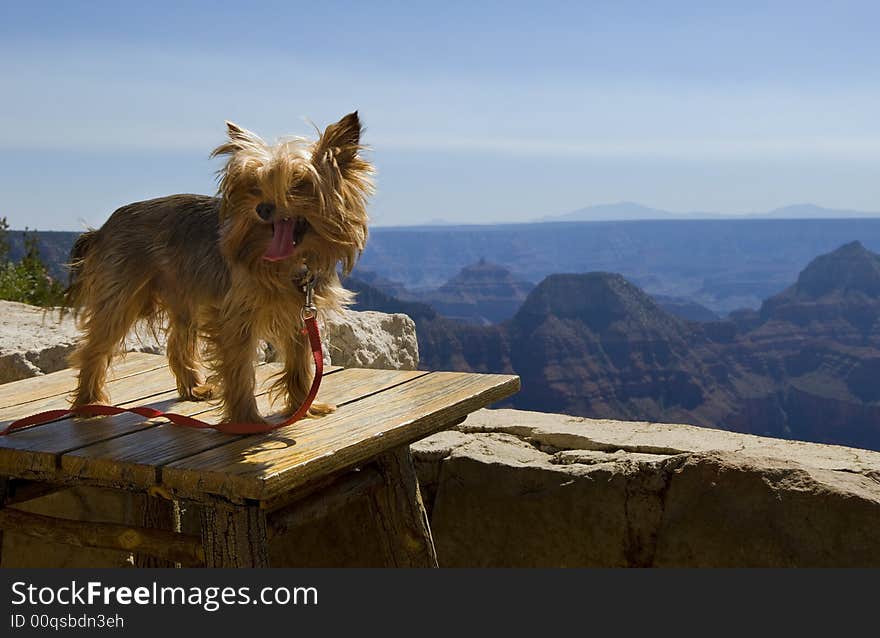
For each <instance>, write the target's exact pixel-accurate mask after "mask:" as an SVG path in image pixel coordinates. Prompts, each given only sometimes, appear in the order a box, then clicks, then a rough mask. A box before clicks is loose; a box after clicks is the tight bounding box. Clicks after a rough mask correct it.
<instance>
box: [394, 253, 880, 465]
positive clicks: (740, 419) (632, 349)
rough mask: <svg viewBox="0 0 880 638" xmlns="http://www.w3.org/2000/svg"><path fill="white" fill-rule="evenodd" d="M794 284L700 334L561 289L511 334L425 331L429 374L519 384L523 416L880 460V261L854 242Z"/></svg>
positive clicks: (644, 301)
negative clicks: (557, 415) (615, 422)
mask: <svg viewBox="0 0 880 638" xmlns="http://www.w3.org/2000/svg"><path fill="white" fill-rule="evenodd" d="M796 279H797V280H796V283H795V284H793V285H792V286H789V287H788V288H787V289H786V290H784V291H783V292H781V293H778V294H777V295H774V296H772V297H770V298H768V299H766V300H765V302H764V303H763V305H762V306H761V309H760V311H753V310H744V311H738V312H735V313H732V315H731V318H730V319H727V320H719V321H708V322H703V323H697V322H688V321H684V320H682V319H680V318H678V317H676V316H673V315H672V314H670V313H669V312H667V311H665V310H664V309H663V308H662V307H661V306H660V304H658V303H657V302H656V301H655V300H654V299H652V298H651V297H650V296H649V295H647V294H646V293H645V292H644V291H642V290H641V289H640V288H638V287H637V286H635V285H633V284H632V283H630V282H629V281H627V280H626V279H625V278H624V277H622V276H620V275H618V274H611V273H603V272H596V273H586V274H579V275H552V276H549V277H547V278H546V279H544V280H543V281H542V282H541V283H540V284H539V285H538V286H537V287H535V289H534V290H532V291H531V293H530V294H529V295H528V297H527V298H526V300H525V302H524V303H523V305H522V307H521V308H520V310H519V311H518V312H517V313H516V314H515V315H514V317H513V318H512V319H511V320H510V321H507V322H504V323H502V324H498V325H493V326H484V327H480V326H472V325H471V326H467V325H463V324H459V323H455V322H452V321H450V320H448V319H445V318H443V317H439V316H437V317H433V318H430V319H420V320H417V334H418V338H419V350H420V355H421V366H422V367H423V368H426V369H455V370H464V371H467V370H472V371H481V372H485V371H489V372H510V371H513V372H516V373H517V374H519V375H520V376H521V377H522V381H523V387H522V390H521V391H520V392H519V393H518V394H517V395H515V396H514V397H512V398H511V399H510V400H509V401H508V402H507V404H508V405H513V406H515V407H519V408H523V409H531V410H541V411H553V412H564V413H568V414H574V415H582V416H590V417H597V418H619V419H635V420H649V421H659V422H684V423H694V424H698V425H704V426H709V427H719V428H723V429H729V430H734V431H740V432H748V433H752V434H759V435H765V436H776V437H782V438H793V439H802V440H808V441H819V442H824V443H836V444H842V445H852V446H856V447H865V448H870V449H878V450H880V384H878V383H877V381H876V380H877V379H878V378H880V256H878V255H877V254H875V253H872V252H871V251H869V250H867V249H866V248H865V247H864V246H863V245H862V244H860V243H858V242H851V243H848V244H845V245H843V246H841V247H840V248H838V249H837V250H834V251H832V252H831V253H829V254H827V255H822V256H820V257H818V258H816V259H814V260H813V261H811V262H810V264H809V265H808V266H807V267H806V268H804V269H803V271H802V272H801V273H800V275H799V276H798V277H797V278H796ZM378 309H382V308H378Z"/></svg>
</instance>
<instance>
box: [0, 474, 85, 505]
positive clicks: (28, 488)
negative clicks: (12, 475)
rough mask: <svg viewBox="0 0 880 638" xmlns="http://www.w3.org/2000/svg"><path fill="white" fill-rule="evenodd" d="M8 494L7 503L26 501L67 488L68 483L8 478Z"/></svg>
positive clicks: (13, 503)
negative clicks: (59, 483) (60, 483)
mask: <svg viewBox="0 0 880 638" xmlns="http://www.w3.org/2000/svg"><path fill="white" fill-rule="evenodd" d="M9 483H10V486H9V494H8V495H7V497H6V504H7V505H17V504H19V503H26V502H27V501H33V500H34V499H37V498H42V497H44V496H49V494H54V493H55V492H61V491H63V490H69V489H70V486H69V485H58V484H57V483H44V482H43V481H28V480H26V479H10V481H9Z"/></svg>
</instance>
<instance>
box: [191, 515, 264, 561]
mask: <svg viewBox="0 0 880 638" xmlns="http://www.w3.org/2000/svg"><path fill="white" fill-rule="evenodd" d="M202 545H203V547H204V548H205V566H207V567H268V566H269V537H268V532H267V529H266V511H265V510H262V509H260V505H259V503H256V502H254V503H248V504H245V505H236V504H233V503H223V502H220V501H215V502H208V503H202Z"/></svg>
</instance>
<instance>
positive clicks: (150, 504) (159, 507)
mask: <svg viewBox="0 0 880 638" xmlns="http://www.w3.org/2000/svg"><path fill="white" fill-rule="evenodd" d="M134 499H135V508H136V509H137V510H140V512H141V525H143V526H144V527H145V528H146V529H150V530H166V531H170V532H180V507H179V506H178V504H177V502H176V501H172V500H168V499H166V498H162V497H161V496H152V495H150V494H136V495H135V496H134ZM134 565H135V567H177V563H176V562H175V561H169V560H162V559H161V558H158V557H156V556H152V555H150V554H145V553H143V552H137V553H136V554H135V555H134Z"/></svg>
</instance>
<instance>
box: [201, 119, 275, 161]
mask: <svg viewBox="0 0 880 638" xmlns="http://www.w3.org/2000/svg"><path fill="white" fill-rule="evenodd" d="M226 133H227V135H228V136H229V141H228V142H226V143H224V144H221V145H220V146H218V147H217V148H215V149H214V151H213V152H212V153H211V157H217V156H218V155H233V154H234V153H236V152H237V151H242V150H245V149H247V148H253V147H255V146H265V142H263V140H262V139H260V137H259V136H258V135H257V134H256V133H252V132H250V131H249V130H247V129H245V128H241V127H240V126H239V125H238V124H235V123H234V122H230V121H229V120H227V121H226Z"/></svg>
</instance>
